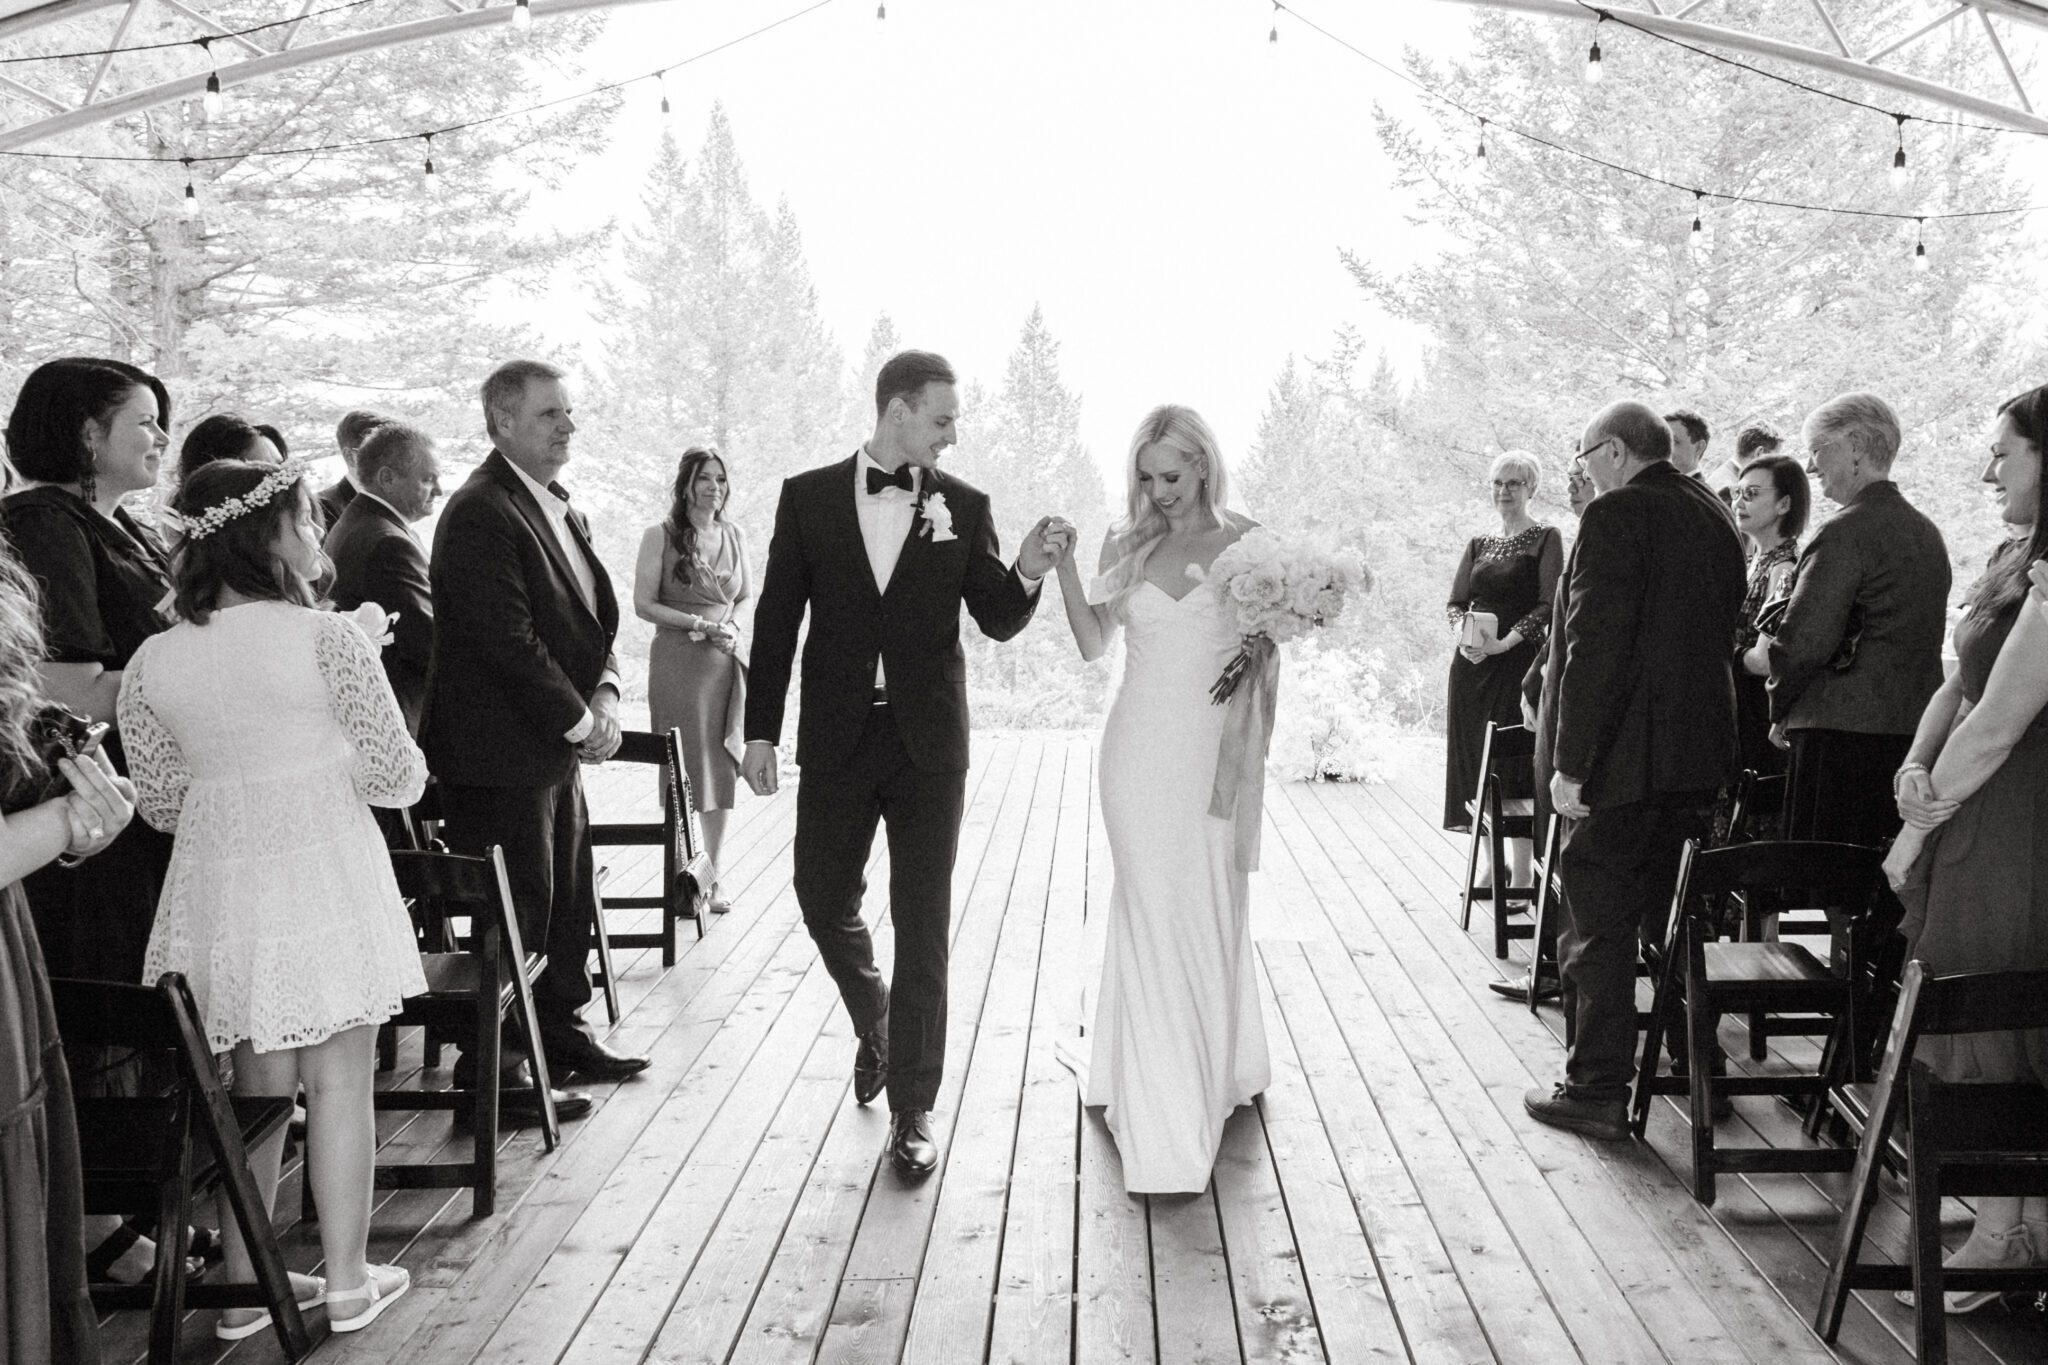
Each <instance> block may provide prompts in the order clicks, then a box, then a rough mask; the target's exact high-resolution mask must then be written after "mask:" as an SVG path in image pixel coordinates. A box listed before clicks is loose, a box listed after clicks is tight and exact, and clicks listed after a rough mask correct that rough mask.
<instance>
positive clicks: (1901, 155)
mask: <svg viewBox="0 0 2048 1365" xmlns="http://www.w3.org/2000/svg"><path fill="white" fill-rule="evenodd" d="M1892 117H1893V118H1895V119H1897V120H1898V122H1899V149H1898V150H1897V151H1896V152H1893V153H1892V175H1891V180H1892V188H1893V189H1895V190H1902V189H1904V188H1906V116H1905V115H1904V114H1893V115H1892Z"/></svg>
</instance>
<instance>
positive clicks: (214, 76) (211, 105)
mask: <svg viewBox="0 0 2048 1365" xmlns="http://www.w3.org/2000/svg"><path fill="white" fill-rule="evenodd" d="M220 106H221V95H220V73H219V72H218V71H215V72H211V73H209V74H208V75H207V77H206V93H205V94H204V95H202V96H201V97H200V99H199V107H200V108H201V109H204V110H205V111H206V116H207V117H208V118H209V119H217V118H219V117H220Z"/></svg>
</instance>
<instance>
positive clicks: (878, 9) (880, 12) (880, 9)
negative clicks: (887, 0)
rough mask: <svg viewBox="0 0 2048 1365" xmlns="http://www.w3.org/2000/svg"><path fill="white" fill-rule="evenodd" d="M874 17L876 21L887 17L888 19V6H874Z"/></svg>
mask: <svg viewBox="0 0 2048 1365" xmlns="http://www.w3.org/2000/svg"><path fill="white" fill-rule="evenodd" d="M875 17H876V18H877V19H886V18H888V17H889V6H888V5H887V4H880V5H876V6H875Z"/></svg>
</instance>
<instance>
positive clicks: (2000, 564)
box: [1969, 384, 2048, 612]
mask: <svg viewBox="0 0 2048 1365" xmlns="http://www.w3.org/2000/svg"><path fill="white" fill-rule="evenodd" d="M1998 415H1999V416H2000V417H2010V418H2011V419H2012V425H2013V429H2014V430H2015V431H2017V432H2019V434H2020V439H2021V440H2023V441H2025V442H2026V443H2027V444H2028V445H2030V446H2032V447H2033V448H2034V459H2035V461H2036V462H2037V464H2041V465H2048V384H2043V385H2042V386H2041V387H2039V388H2035V389H2028V390H2027V391H2026V392H2025V393H2023V394H2021V395H2020V396H2019V397H2017V398H2008V399H2006V400H2005V402H2003V403H2001V404H2000V405H1999V407H1998ZM2043 474H2048V469H2039V470H2037V471H2036V473H2035V475H2034V486H2035V496H2036V497H2037V498H2038V497H2039V496H2040V486H2041V476H2042V475H2043ZM2043 512H2048V508H2043V507H2036V508H2035V509H2034V531H2033V534H2032V535H2030V536H2028V537H2027V548H2026V551H2025V553H2022V554H2007V553H2004V547H2002V546H2001V547H2000V552H1999V553H1997V554H1994V555H1993V556H1992V559H1991V564H1990V566H1989V567H1987V568H1986V569H1985V570H1984V574H1983V577H1981V578H1979V579H1978V580H1977V581H1976V582H1975V583H1974V584H1972V585H1971V587H1970V591H1969V601H1970V606H1971V609H1972V610H1981V611H1985V612H2001V611H2005V610H2006V609H2007V608H2009V607H2011V606H2012V605H2013V604H2014V603H2016V602H2018V601H2019V600H2020V599H2021V598H2022V597H2025V596H2026V595H2027V566H2028V565H2029V564H2032V563H2033V562H2034V561H2035V560H2037V559H2048V516H2044V515H2042V514H2043Z"/></svg>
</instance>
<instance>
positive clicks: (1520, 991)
mask: <svg viewBox="0 0 2048 1365" xmlns="http://www.w3.org/2000/svg"><path fill="white" fill-rule="evenodd" d="M1486 989H1488V990H1490V991H1492V992H1493V993H1494V994H1495V995H1497V996H1499V997H1500V998H1501V999H1503V1000H1512V1001H1514V1002H1515V1003H1516V1004H1518V1005H1526V1004H1528V1003H1529V983H1528V982H1527V981H1525V980H1523V979H1521V978H1516V979H1515V980H1513V981H1489V982H1487V983H1486ZM1557 997H1558V989H1557V987H1555V986H1545V987H1543V988H1542V989H1541V990H1539V991H1537V992H1536V999H1537V1002H1538V1003H1539V1004H1540V1003H1541V1002H1543V1001H1545V1000H1555V999H1557Z"/></svg>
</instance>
